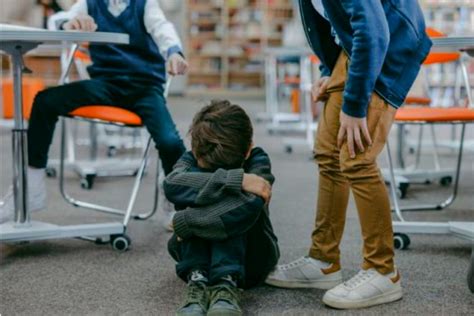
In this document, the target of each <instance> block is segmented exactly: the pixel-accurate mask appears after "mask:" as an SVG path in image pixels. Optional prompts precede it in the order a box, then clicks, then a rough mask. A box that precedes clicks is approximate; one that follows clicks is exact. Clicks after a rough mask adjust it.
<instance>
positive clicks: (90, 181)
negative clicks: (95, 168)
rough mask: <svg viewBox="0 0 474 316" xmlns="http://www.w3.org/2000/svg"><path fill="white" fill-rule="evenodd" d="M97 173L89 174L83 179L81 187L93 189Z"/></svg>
mask: <svg viewBox="0 0 474 316" xmlns="http://www.w3.org/2000/svg"><path fill="white" fill-rule="evenodd" d="M94 180H95V175H93V174H88V175H86V176H85V177H84V178H82V179H81V188H83V189H84V190H91V189H92V187H93V186H94Z"/></svg>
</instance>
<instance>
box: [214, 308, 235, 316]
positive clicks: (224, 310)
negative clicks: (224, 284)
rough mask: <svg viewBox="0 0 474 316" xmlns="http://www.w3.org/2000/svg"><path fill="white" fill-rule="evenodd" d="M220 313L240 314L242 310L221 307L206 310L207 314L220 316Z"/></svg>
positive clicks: (228, 314)
mask: <svg viewBox="0 0 474 316" xmlns="http://www.w3.org/2000/svg"><path fill="white" fill-rule="evenodd" d="M222 315H225V316H242V312H239V311H235V310H230V309H222V308H216V309H210V310H208V311H207V316H222Z"/></svg>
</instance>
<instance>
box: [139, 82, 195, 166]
mask: <svg viewBox="0 0 474 316" xmlns="http://www.w3.org/2000/svg"><path fill="white" fill-rule="evenodd" d="M132 110H133V111H134V112H136V113H137V114H138V115H139V116H140V117H141V118H142V120H143V123H144V124H145V126H146V127H147V129H148V131H149V132H150V134H151V136H152V137H153V140H154V141H155V144H156V148H157V149H158V152H159V154H160V159H161V162H162V164H163V169H164V171H165V174H166V175H167V174H168V173H170V172H171V170H172V169H173V165H174V164H175V163H176V161H178V159H179V158H180V157H181V156H182V155H183V153H184V152H185V150H186V148H185V147H184V143H183V140H182V139H181V137H180V136H179V133H178V131H177V129H176V125H175V124H174V122H173V119H172V117H171V115H170V113H169V111H168V108H167V106H166V100H165V98H164V96H163V90H162V89H160V88H158V87H150V88H148V89H144V91H143V95H142V97H141V98H139V99H138V100H137V101H136V102H135V104H134V105H133V107H132Z"/></svg>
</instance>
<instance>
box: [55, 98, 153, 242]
mask: <svg viewBox="0 0 474 316" xmlns="http://www.w3.org/2000/svg"><path fill="white" fill-rule="evenodd" d="M66 119H76V120H86V121H89V122H94V123H100V124H109V125H116V126H127V127H130V128H142V127H143V125H142V120H141V119H140V117H139V116H138V115H137V114H135V113H133V112H130V111H128V110H125V109H122V108H118V107H113V106H106V105H90V106H83V107H80V108H78V109H76V110H74V111H72V112H71V113H69V115H67V116H66V117H63V118H61V151H60V164H59V187H60V191H61V194H62V196H63V198H64V199H65V200H66V201H67V202H68V203H70V204H72V205H73V206H76V207H83V208H87V209H91V210H95V211H99V212H103V213H109V214H114V215H121V216H125V219H124V226H125V227H126V226H127V224H128V221H129V219H130V217H131V218H133V219H136V220H146V219H148V218H150V217H151V216H153V214H154V213H155V212H156V209H157V207H158V195H159V189H158V178H159V172H160V168H159V165H158V166H157V168H156V178H155V188H154V200H153V206H152V209H151V211H149V212H148V213H143V214H137V215H132V211H133V208H134V205H135V202H136V198H137V195H138V191H139V189H140V184H141V181H142V178H143V176H144V174H145V169H146V166H147V162H148V158H149V154H150V148H151V136H150V137H149V138H148V141H147V144H146V148H145V151H144V153H143V158H142V161H141V164H140V167H139V169H138V171H137V173H136V176H135V183H134V185H133V188H132V193H131V196H130V199H129V201H128V204H127V208H126V209H116V208H112V207H108V206H102V205H98V204H93V203H90V202H85V201H79V200H76V199H74V198H72V197H70V196H69V195H68V194H67V193H66V191H65V187H64V169H65V168H64V162H65V159H66V158H65V147H66V139H65V135H66V126H65V124H66V122H65V121H66ZM158 161H159V160H158ZM126 241H127V242H130V240H129V239H128V240H126ZM122 242H124V241H123V240H122ZM127 247H128V246H127ZM120 250H123V249H120Z"/></svg>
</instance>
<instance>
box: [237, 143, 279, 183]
mask: <svg viewBox="0 0 474 316" xmlns="http://www.w3.org/2000/svg"><path fill="white" fill-rule="evenodd" d="M244 169H245V173H251V174H255V175H257V176H260V177H262V178H264V179H265V180H267V181H268V182H269V183H270V184H271V185H273V183H274V182H275V177H274V176H273V174H272V164H271V161H270V157H269V156H268V154H267V153H266V152H265V151H264V150H263V149H262V148H260V147H255V148H253V149H252V151H251V153H250V156H249V158H247V160H246V161H245V164H244Z"/></svg>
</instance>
